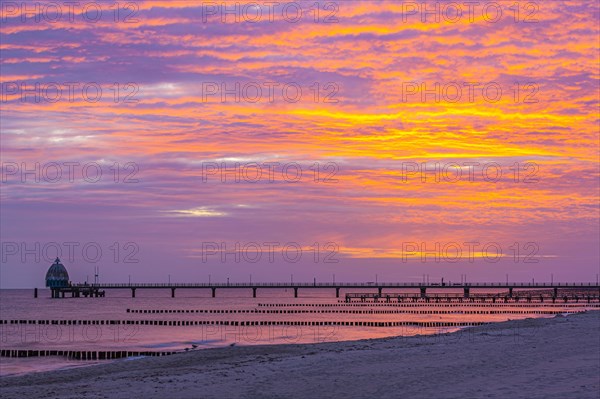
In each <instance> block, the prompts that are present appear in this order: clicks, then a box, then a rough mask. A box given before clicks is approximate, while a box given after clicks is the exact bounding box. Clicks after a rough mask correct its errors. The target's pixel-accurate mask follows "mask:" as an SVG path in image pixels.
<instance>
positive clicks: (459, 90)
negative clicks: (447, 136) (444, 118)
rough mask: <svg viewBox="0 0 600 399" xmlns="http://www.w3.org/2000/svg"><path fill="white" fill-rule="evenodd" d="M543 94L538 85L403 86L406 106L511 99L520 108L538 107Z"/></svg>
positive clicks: (404, 83)
mask: <svg viewBox="0 0 600 399" xmlns="http://www.w3.org/2000/svg"><path fill="white" fill-rule="evenodd" d="M539 91H540V88H539V85H538V84H537V83H533V82H529V83H519V82H515V83H514V84H513V85H512V86H510V87H503V86H502V85H501V84H500V83H497V82H484V83H481V82H402V84H401V97H402V102H403V103H410V102H419V103H436V104H439V103H460V102H463V103H471V104H473V103H476V102H480V101H483V102H486V103H497V102H499V101H501V100H502V99H506V98H507V97H508V98H509V100H510V101H512V102H514V103H516V104H519V103H520V104H535V103H538V102H539V98H538V97H537V95H538V93H539Z"/></svg>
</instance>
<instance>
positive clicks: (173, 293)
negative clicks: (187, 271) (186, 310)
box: [171, 288, 175, 298]
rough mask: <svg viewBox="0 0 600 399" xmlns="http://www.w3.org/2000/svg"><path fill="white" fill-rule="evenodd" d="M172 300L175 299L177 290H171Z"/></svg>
mask: <svg viewBox="0 0 600 399" xmlns="http://www.w3.org/2000/svg"><path fill="white" fill-rule="evenodd" d="M171 298H175V288H171Z"/></svg>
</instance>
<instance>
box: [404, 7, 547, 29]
mask: <svg viewBox="0 0 600 399" xmlns="http://www.w3.org/2000/svg"><path fill="white" fill-rule="evenodd" d="M398 6H399V7H400V11H401V13H402V22H403V23H413V22H415V21H420V22H422V23H448V24H456V23H465V22H467V23H476V22H480V21H483V22H484V23H486V24H495V23H499V22H501V21H503V20H504V21H513V22H514V23H538V22H539V19H538V15H539V11H540V5H539V4H538V3H537V2H534V1H522V2H519V1H510V2H504V1H483V2H482V1H400V2H398Z"/></svg>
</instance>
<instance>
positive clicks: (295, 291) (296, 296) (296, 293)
mask: <svg viewBox="0 0 600 399" xmlns="http://www.w3.org/2000/svg"><path fill="white" fill-rule="evenodd" d="M294 298H298V287H294Z"/></svg>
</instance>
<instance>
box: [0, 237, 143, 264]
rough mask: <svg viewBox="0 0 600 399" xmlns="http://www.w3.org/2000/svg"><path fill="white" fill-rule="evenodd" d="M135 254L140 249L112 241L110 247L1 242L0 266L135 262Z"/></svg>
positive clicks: (129, 244) (69, 243) (133, 243)
mask: <svg viewBox="0 0 600 399" xmlns="http://www.w3.org/2000/svg"><path fill="white" fill-rule="evenodd" d="M139 252H140V246H139V245H138V244H137V243H136V242H133V241H128V242H125V243H119V242H116V241H115V242H113V243H111V244H110V245H107V244H100V243H98V242H95V241H88V242H79V241H65V242H62V243H58V242H53V241H50V242H39V241H36V242H23V241H21V242H17V241H2V263H15V262H19V263H31V262H34V263H40V262H43V263H52V262H53V261H54V260H55V259H56V258H60V259H64V260H66V261H68V262H69V263H75V262H76V261H77V260H79V259H81V260H83V261H85V262H89V263H98V262H100V261H101V260H102V261H104V262H112V263H139V262H140V260H139V259H138V258H137V255H138V253H139Z"/></svg>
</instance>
